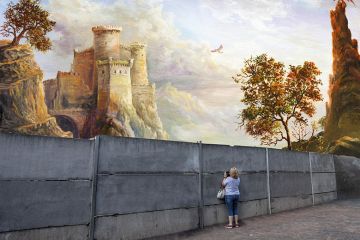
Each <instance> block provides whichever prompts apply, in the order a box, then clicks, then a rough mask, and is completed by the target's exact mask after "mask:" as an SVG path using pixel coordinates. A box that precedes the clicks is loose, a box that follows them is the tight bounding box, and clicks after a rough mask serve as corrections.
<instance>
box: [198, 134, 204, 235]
mask: <svg viewBox="0 0 360 240" xmlns="http://www.w3.org/2000/svg"><path fill="white" fill-rule="evenodd" d="M198 144H199V156H198V160H199V228H200V229H203V228H204V189H203V187H204V186H203V185H204V184H203V150H202V142H201V141H199V143H198Z"/></svg>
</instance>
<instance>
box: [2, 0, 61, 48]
mask: <svg viewBox="0 0 360 240" xmlns="http://www.w3.org/2000/svg"><path fill="white" fill-rule="evenodd" d="M4 16H5V21H4V23H3V25H2V26H1V28H0V34H1V35H3V36H4V37H12V38H13V40H12V42H11V44H10V46H16V45H18V44H19V43H20V41H21V39H26V40H27V41H28V43H30V45H31V46H33V47H35V48H36V49H37V50H39V51H43V52H44V51H47V50H49V49H50V48H51V40H50V39H49V38H48V37H47V36H46V34H47V33H48V32H50V31H52V29H53V28H54V26H55V24H56V23H55V22H54V21H51V20H50V19H49V13H48V12H47V11H46V10H43V9H42V8H41V6H40V1H39V0H20V1H19V2H18V3H16V4H14V3H13V2H10V3H9V5H8V7H7V9H6V11H5V13H4Z"/></svg>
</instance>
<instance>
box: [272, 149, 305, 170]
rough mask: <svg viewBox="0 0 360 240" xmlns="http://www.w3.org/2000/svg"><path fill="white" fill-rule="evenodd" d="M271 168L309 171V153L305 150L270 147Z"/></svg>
mask: <svg viewBox="0 0 360 240" xmlns="http://www.w3.org/2000/svg"><path fill="white" fill-rule="evenodd" d="M269 168H270V171H287V172H309V171H310V164H309V155H308V153H305V152H295V151H287V150H279V149H269Z"/></svg>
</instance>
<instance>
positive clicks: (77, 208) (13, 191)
mask: <svg viewBox="0 0 360 240" xmlns="http://www.w3.org/2000/svg"><path fill="white" fill-rule="evenodd" d="M90 189H91V182H90V181H0V232H5V231H12V230H22V229H33V228H42V227H48V226H64V225H80V224H87V223H89V220H90V200H91V194H90Z"/></svg>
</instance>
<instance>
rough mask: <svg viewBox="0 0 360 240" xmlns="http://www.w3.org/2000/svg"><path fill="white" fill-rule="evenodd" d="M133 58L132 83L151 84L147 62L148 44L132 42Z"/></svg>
mask: <svg viewBox="0 0 360 240" xmlns="http://www.w3.org/2000/svg"><path fill="white" fill-rule="evenodd" d="M130 51H131V58H132V59H134V64H133V67H132V68H131V84H132V85H149V80H148V75H147V64H146V45H145V44H142V43H138V42H135V43H132V44H131V45H130Z"/></svg>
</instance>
